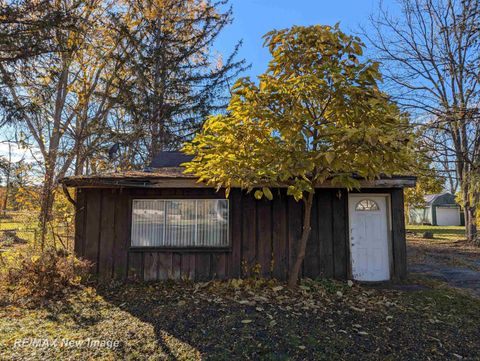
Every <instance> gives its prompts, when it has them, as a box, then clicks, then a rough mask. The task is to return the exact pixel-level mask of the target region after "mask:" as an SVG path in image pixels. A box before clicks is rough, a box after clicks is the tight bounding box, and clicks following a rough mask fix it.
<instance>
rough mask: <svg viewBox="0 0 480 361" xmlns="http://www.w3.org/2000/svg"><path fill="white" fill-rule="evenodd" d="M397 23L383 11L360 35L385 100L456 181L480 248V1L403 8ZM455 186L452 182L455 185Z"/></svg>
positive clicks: (408, 1) (420, 2)
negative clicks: (403, 112) (381, 77)
mask: <svg viewBox="0 0 480 361" xmlns="http://www.w3.org/2000/svg"><path fill="white" fill-rule="evenodd" d="M399 3H400V6H401V16H398V17H396V16H392V15H391V14H390V13H389V12H388V11H387V10H385V9H384V8H383V7H382V6H381V7H380V10H379V12H378V14H377V15H376V16H374V17H372V19H371V23H372V25H373V31H365V35H366V37H367V38H368V39H369V40H370V43H371V46H372V47H373V48H374V49H375V50H376V53H377V57H378V60H379V61H381V62H382V63H383V65H384V66H383V73H384V74H385V77H386V81H387V83H388V84H389V89H388V90H389V92H390V93H391V94H393V95H394V96H395V98H396V100H397V102H398V103H399V104H400V105H401V106H403V107H404V108H405V109H407V110H408V111H409V112H410V113H411V114H412V115H413V117H414V118H416V119H418V122H417V123H418V126H419V127H421V128H423V129H424V130H425V132H424V134H426V136H427V137H428V143H429V144H430V146H431V147H432V155H433V158H435V157H436V158H437V159H434V160H436V161H438V162H443V164H444V166H443V168H444V169H445V170H447V172H449V171H451V170H452V168H454V169H455V175H453V176H451V177H452V178H451V182H452V184H451V185H450V187H451V188H452V189H454V188H456V187H455V184H454V183H455V181H456V180H457V179H458V185H459V187H460V190H461V193H462V199H463V206H464V211H465V221H466V226H467V238H468V240H470V241H478V234H477V228H476V224H477V223H476V220H477V214H476V212H477V207H478V204H479V200H480V189H479V187H478V182H477V181H476V179H478V174H480V168H479V166H480V109H479V104H480V72H479V70H478V69H479V64H480V1H479V0H400V1H399ZM454 178H455V179H454Z"/></svg>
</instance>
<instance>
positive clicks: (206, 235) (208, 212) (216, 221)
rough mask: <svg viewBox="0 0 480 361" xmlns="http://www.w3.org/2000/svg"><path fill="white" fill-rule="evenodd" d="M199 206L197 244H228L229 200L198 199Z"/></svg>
mask: <svg viewBox="0 0 480 361" xmlns="http://www.w3.org/2000/svg"><path fill="white" fill-rule="evenodd" d="M197 207H198V212H197V215H198V218H197V227H198V230H197V231H198V239H197V245H199V246H206V247H208V246H228V201H227V200H226V199H216V200H198V201H197Z"/></svg>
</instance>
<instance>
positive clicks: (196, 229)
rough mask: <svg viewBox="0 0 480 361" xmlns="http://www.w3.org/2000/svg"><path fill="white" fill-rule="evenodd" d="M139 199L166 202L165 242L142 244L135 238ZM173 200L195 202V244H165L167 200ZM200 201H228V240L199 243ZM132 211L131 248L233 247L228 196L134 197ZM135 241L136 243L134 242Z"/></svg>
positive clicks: (164, 205)
mask: <svg viewBox="0 0 480 361" xmlns="http://www.w3.org/2000/svg"><path fill="white" fill-rule="evenodd" d="M137 201H159V202H164V203H163V235H162V239H163V244H160V245H156V244H150V245H141V244H139V243H140V242H135V241H136V240H135V239H134V207H135V203H136V202H137ZM169 201H172V202H178V201H181V202H182V201H183V202H185V201H191V202H195V228H194V229H195V231H194V234H195V240H194V242H193V244H190V243H186V244H183V245H181V244H177V245H172V244H165V243H166V242H165V239H166V237H167V235H166V232H167V217H168V214H167V211H166V210H167V202H169ZM199 201H202V202H204V201H225V202H226V205H227V207H226V210H227V217H226V218H227V219H226V230H225V235H226V240H225V242H222V243H219V244H216V245H198V236H199V233H198V219H197V218H198V211H197V208H198V203H199ZM130 209H131V212H130V247H131V248H147V249H151V248H162V249H202V248H203V249H229V248H230V247H231V235H230V212H231V209H230V201H229V200H228V199H226V198H132V199H131V207H130ZM134 243H135V244H134Z"/></svg>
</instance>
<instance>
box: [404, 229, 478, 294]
mask: <svg viewBox="0 0 480 361" xmlns="http://www.w3.org/2000/svg"><path fill="white" fill-rule="evenodd" d="M407 245H408V261H409V272H410V273H412V274H420V275H423V276H426V277H429V278H432V279H436V280H440V281H443V282H445V283H447V284H449V285H450V286H452V287H457V288H462V289H465V290H468V291H470V292H471V293H472V294H474V295H476V296H478V297H480V261H479V260H480V248H479V247H477V246H475V245H472V244H471V243H468V242H467V241H465V240H436V239H433V240H432V239H424V238H418V237H410V238H408V240H407Z"/></svg>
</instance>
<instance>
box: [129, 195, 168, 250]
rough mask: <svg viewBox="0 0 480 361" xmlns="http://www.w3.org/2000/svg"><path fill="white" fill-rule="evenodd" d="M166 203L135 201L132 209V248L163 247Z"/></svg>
mask: <svg viewBox="0 0 480 361" xmlns="http://www.w3.org/2000/svg"><path fill="white" fill-rule="evenodd" d="M164 214H165V202H164V201H161V200H158V199H135V200H134V201H133V207H132V246H136V247H146V246H153V247H158V246H162V245H163V236H164V227H165V216H164Z"/></svg>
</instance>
